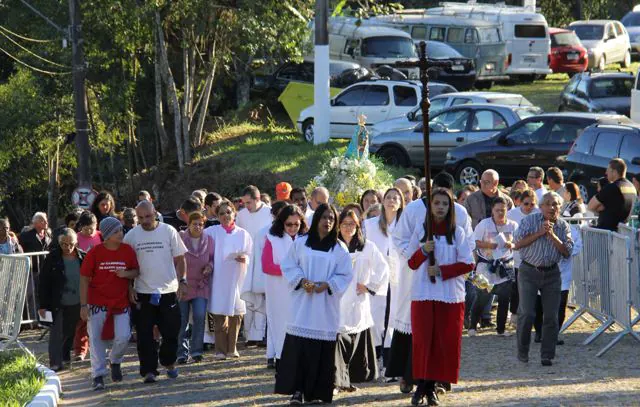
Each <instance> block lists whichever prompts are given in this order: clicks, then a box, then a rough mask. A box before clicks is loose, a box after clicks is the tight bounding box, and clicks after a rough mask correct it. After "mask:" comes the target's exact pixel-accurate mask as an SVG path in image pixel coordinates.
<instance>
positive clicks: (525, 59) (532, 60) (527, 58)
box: [524, 57, 536, 63]
mask: <svg viewBox="0 0 640 407" xmlns="http://www.w3.org/2000/svg"><path fill="white" fill-rule="evenodd" d="M524 62H528V63H533V62H536V57H524Z"/></svg>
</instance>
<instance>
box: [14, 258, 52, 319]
mask: <svg viewBox="0 0 640 407" xmlns="http://www.w3.org/2000/svg"><path fill="white" fill-rule="evenodd" d="M48 254H49V252H46V251H45V252H32V253H21V254H14V255H12V256H23V257H29V258H30V259H33V257H34V256H42V255H44V256H47V255H48ZM31 264H32V265H33V266H35V265H36V264H38V265H39V266H40V267H42V264H41V263H36V262H33V260H31ZM39 271H42V270H39ZM39 274H40V273H38V275H39ZM34 275H35V273H33V271H32V272H31V273H30V274H29V283H28V286H27V296H26V298H25V307H24V308H25V309H24V314H23V318H22V323H21V324H22V325H32V324H37V323H38V322H39V318H38V308H39V306H38V286H37V284H36V281H35V279H34Z"/></svg>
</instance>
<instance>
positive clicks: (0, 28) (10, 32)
mask: <svg viewBox="0 0 640 407" xmlns="http://www.w3.org/2000/svg"><path fill="white" fill-rule="evenodd" d="M0 30H4V31H6V32H8V33H9V34H11V35H13V36H14V37H18V38H20V39H21V40H25V41H31V42H54V41H55V40H38V39H35V38H29V37H25V36H24V35H20V34H18V33H15V32H13V31H11V30H10V29H8V28H7V27H4V26H2V25H0Z"/></svg>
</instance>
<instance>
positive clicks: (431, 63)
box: [395, 41, 454, 283]
mask: <svg viewBox="0 0 640 407" xmlns="http://www.w3.org/2000/svg"><path fill="white" fill-rule="evenodd" d="M419 57H420V59H418V61H400V62H396V63H395V67H397V68H418V69H419V70H420V82H421V83H422V100H421V101H420V107H421V110H422V139H423V144H424V177H425V179H426V181H427V182H426V188H427V190H426V191H425V192H426V200H427V205H426V212H427V213H426V216H425V220H424V222H425V230H426V231H427V240H433V230H432V228H431V225H432V215H431V157H430V154H429V108H430V107H431V101H429V86H428V85H429V69H430V68H445V67H449V66H451V62H448V61H435V60H429V59H428V58H427V43H426V42H424V41H420V44H419ZM449 210H454V208H449ZM429 265H431V266H433V265H435V256H429ZM429 278H430V280H431V282H432V283H435V282H436V278H435V276H430V277H429Z"/></svg>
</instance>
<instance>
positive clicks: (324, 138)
mask: <svg viewBox="0 0 640 407" xmlns="http://www.w3.org/2000/svg"><path fill="white" fill-rule="evenodd" d="M328 14H329V5H328V2H327V0H316V18H315V58H314V62H313V64H314V79H313V105H314V113H313V120H314V122H313V144H315V145H318V144H322V143H326V142H328V141H329V121H330V117H331V106H330V104H329V30H328V26H327V24H328Z"/></svg>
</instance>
